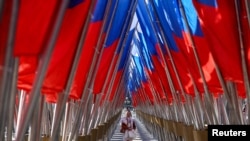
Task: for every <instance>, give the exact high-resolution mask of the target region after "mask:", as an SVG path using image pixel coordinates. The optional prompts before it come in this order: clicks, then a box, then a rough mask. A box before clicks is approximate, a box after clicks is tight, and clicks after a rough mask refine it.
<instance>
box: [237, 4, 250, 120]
mask: <svg viewBox="0 0 250 141" xmlns="http://www.w3.org/2000/svg"><path fill="white" fill-rule="evenodd" d="M246 5H247V6H248V5H249V2H246ZM235 9H236V17H237V24H238V36H239V40H240V53H241V61H242V62H241V63H242V69H243V78H244V84H245V89H246V95H247V99H248V100H247V101H248V102H247V104H248V106H247V107H250V84H249V78H248V77H249V75H248V70H247V62H246V60H245V58H246V55H245V47H244V44H243V39H242V38H243V37H242V27H241V24H240V17H239V1H237V0H235ZM247 9H248V8H247ZM248 15H249V11H248ZM248 18H249V17H248ZM248 21H249V19H248ZM249 117H250V110H248V121H247V123H248V124H249V123H250V118H249Z"/></svg>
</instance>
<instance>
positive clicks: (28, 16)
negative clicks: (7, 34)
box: [14, 0, 60, 56]
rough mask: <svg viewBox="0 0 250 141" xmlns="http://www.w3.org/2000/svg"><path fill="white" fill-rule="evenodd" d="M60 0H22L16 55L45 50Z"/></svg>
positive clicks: (31, 53) (15, 45) (34, 53)
mask: <svg viewBox="0 0 250 141" xmlns="http://www.w3.org/2000/svg"><path fill="white" fill-rule="evenodd" d="M59 5H60V1H59V0H36V1H33V0H21V1H20V7H19V11H18V19H17V28H16V34H15V42H14V55H15V56H23V55H35V56H38V55H40V53H41V52H42V51H43V49H44V46H45V44H46V42H47V41H48V39H47V38H48V37H49V36H48V34H49V33H50V31H51V27H52V26H51V25H52V24H53V22H54V19H55V16H56V13H57V11H58V6H59Z"/></svg>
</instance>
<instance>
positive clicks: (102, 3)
mask: <svg viewBox="0 0 250 141" xmlns="http://www.w3.org/2000/svg"><path fill="white" fill-rule="evenodd" d="M106 5H107V0H98V1H97V3H96V5H95V10H94V13H93V17H92V19H91V23H90V25H89V27H88V31H87V35H86V39H85V42H84V44H83V50H82V53H81V57H80V61H79V65H78V68H77V70H76V75H75V77H74V82H73V86H72V88H71V92H70V98H73V99H80V98H81V97H82V91H83V88H84V86H85V85H86V81H87V78H88V75H89V74H90V73H91V72H89V69H90V67H91V65H92V63H93V56H94V53H95V51H96V49H97V42H98V39H99V38H102V36H100V34H101V28H102V26H103V24H104V23H103V18H104V13H105V9H106V8H105V7H106Z"/></svg>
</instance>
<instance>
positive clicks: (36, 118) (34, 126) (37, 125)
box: [29, 95, 44, 141]
mask: <svg viewBox="0 0 250 141" xmlns="http://www.w3.org/2000/svg"><path fill="white" fill-rule="evenodd" d="M38 103H39V104H37V105H36V107H35V109H34V112H33V117H32V121H31V130H30V134H29V141H34V140H40V138H41V132H40V131H41V121H42V113H43V104H44V96H43V95H40V96H39V102H38Z"/></svg>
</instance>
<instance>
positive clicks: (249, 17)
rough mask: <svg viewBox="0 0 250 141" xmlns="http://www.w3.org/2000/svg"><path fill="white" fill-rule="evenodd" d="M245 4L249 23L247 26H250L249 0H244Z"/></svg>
mask: <svg viewBox="0 0 250 141" xmlns="http://www.w3.org/2000/svg"><path fill="white" fill-rule="evenodd" d="M245 5H246V11H247V17H248V18H247V19H248V25H249V28H250V8H249V7H250V2H249V0H245Z"/></svg>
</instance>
